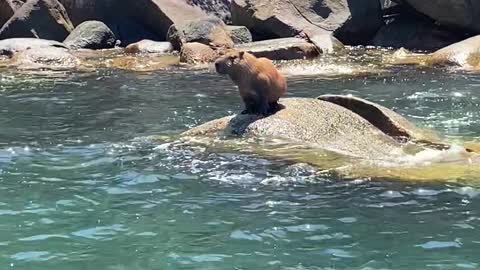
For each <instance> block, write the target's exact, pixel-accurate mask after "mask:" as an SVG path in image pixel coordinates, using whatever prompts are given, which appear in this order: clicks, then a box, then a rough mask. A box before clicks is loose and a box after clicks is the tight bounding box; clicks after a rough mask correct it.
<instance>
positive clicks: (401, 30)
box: [372, 16, 462, 51]
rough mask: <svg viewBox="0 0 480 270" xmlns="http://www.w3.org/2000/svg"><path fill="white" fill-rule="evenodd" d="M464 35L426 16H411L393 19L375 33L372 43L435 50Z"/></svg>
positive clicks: (458, 39) (456, 40)
mask: <svg viewBox="0 0 480 270" xmlns="http://www.w3.org/2000/svg"><path fill="white" fill-rule="evenodd" d="M461 39H462V37H461V36H460V35H458V34H456V33H454V32H452V31H451V30H450V29H445V28H444V27H441V26H439V25H436V24H434V23H433V22H431V21H430V20H427V19H425V18H421V17H416V16H409V17H399V18H395V19H393V21H391V22H389V23H388V24H387V25H385V26H383V27H382V28H381V29H380V30H379V31H378V33H377V34H376V35H375V37H374V39H373V42H372V44H373V45H375V46H382V47H393V48H402V47H403V48H406V49H415V50H425V51H434V50H438V49H440V48H443V47H445V46H448V45H450V44H452V43H455V42H458V41H460V40H461Z"/></svg>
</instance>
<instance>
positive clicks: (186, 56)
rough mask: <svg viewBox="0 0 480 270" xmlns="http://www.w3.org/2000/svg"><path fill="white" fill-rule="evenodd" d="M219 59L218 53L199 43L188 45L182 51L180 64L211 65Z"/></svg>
mask: <svg viewBox="0 0 480 270" xmlns="http://www.w3.org/2000/svg"><path fill="white" fill-rule="evenodd" d="M217 57H218V53H217V52H216V51H214V50H213V49H212V48H210V47H209V46H207V45H205V44H202V43H198V42H192V43H186V44H185V45H184V46H183V47H182V50H181V51H180V62H182V63H187V64H204V63H211V62H213V61H215V59H216V58H217Z"/></svg>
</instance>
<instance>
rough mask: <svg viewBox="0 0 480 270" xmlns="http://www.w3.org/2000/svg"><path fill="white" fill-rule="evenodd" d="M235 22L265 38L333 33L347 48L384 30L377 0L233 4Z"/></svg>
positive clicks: (242, 1) (256, 0) (241, 1)
mask: <svg viewBox="0 0 480 270" xmlns="http://www.w3.org/2000/svg"><path fill="white" fill-rule="evenodd" d="M231 11H232V22H233V24H236V25H245V26H247V27H248V28H249V29H250V30H251V31H253V32H256V33H257V34H260V35H261V36H263V38H273V37H293V36H295V35H298V34H300V33H302V32H305V33H306V34H307V35H308V36H310V37H314V36H317V35H325V34H329V33H333V34H334V35H335V37H337V38H338V39H339V40H340V41H341V42H343V43H344V44H352V45H355V44H365V43H366V42H368V41H369V40H371V38H372V37H373V35H374V34H375V33H376V32H377V30H378V29H379V28H380V27H381V26H382V24H383V21H382V19H381V6H380V2H379V1H378V0H363V1H348V0H337V1H327V0H314V1H311V0H299V1H290V0H278V1H269V0H250V1H246V0H233V1H232V6H231Z"/></svg>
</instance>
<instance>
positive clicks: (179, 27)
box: [167, 18, 233, 50]
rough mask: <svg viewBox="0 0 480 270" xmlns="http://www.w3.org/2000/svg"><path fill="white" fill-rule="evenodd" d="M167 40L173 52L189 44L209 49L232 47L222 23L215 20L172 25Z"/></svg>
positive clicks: (209, 19)
mask: <svg viewBox="0 0 480 270" xmlns="http://www.w3.org/2000/svg"><path fill="white" fill-rule="evenodd" d="M167 40H168V41H170V42H171V43H172V45H173V48H174V49H175V50H180V49H181V48H182V46H183V44H185V43H190V42H198V43H202V44H205V45H209V46H211V47H222V48H231V47H233V41H232V39H231V38H230V36H229V34H228V33H227V31H226V30H225V25H224V23H223V22H222V21H221V20H220V19H217V18H208V19H202V20H192V21H188V22H184V23H180V24H173V25H172V26H171V27H170V29H169V30H168V34H167Z"/></svg>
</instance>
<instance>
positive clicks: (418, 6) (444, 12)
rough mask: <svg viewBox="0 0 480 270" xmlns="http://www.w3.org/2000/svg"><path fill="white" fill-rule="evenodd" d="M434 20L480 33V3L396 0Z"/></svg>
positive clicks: (447, 0)
mask: <svg viewBox="0 0 480 270" xmlns="http://www.w3.org/2000/svg"><path fill="white" fill-rule="evenodd" d="M396 2H399V3H405V4H408V5H410V6H411V7H413V8H414V9H415V10H417V11H419V12H420V13H423V14H425V15H427V16H429V17H430V18H432V19H434V20H435V21H437V22H438V23H440V24H443V25H448V26H454V27H460V28H464V29H466V30H469V31H473V32H475V33H480V16H478V15H479V14H480V1H472V0H438V1H435V2H431V1H425V0H396Z"/></svg>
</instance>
